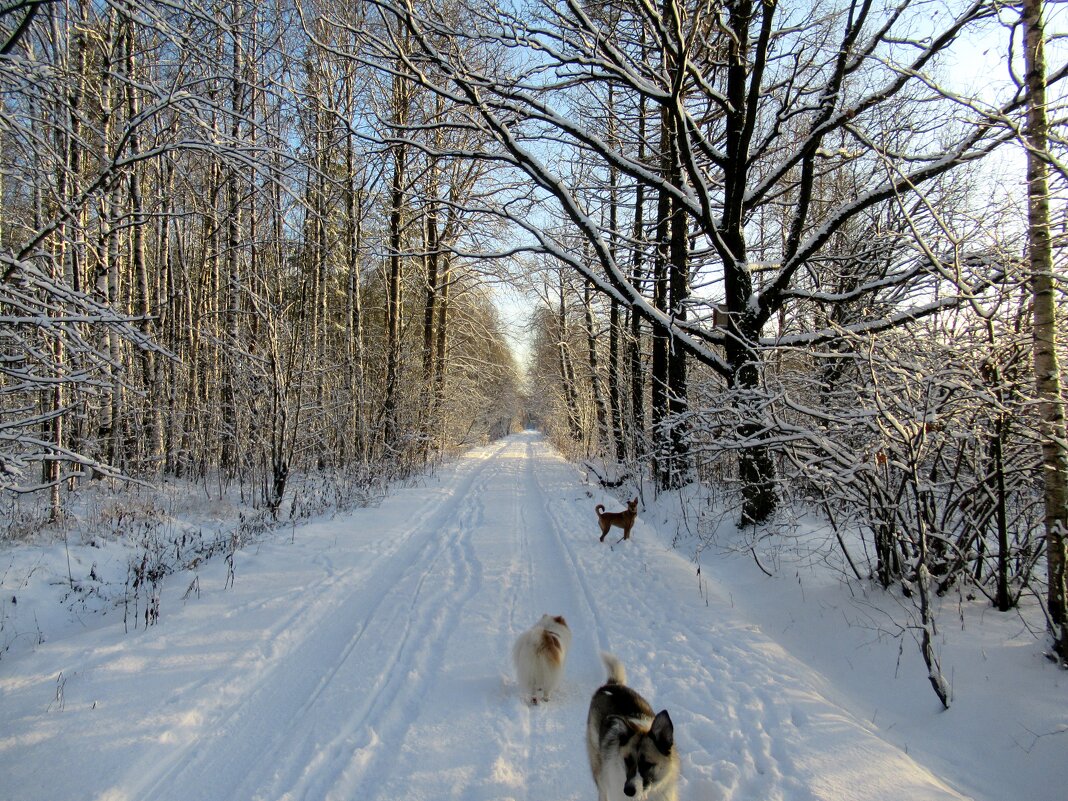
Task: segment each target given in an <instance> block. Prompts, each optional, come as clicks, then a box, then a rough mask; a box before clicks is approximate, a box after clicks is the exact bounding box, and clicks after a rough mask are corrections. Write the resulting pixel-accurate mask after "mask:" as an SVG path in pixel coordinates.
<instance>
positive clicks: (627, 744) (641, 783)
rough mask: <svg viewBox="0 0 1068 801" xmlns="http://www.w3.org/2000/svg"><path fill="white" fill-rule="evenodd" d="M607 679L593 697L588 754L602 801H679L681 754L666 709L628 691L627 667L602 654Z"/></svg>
mask: <svg viewBox="0 0 1068 801" xmlns="http://www.w3.org/2000/svg"><path fill="white" fill-rule="evenodd" d="M601 659H602V660H603V661H604V664H605V667H606V668H607V669H608V680H607V681H606V682H605V684H604V685H603V686H602V687H601V688H600V689H598V690H597V692H595V693H594V694H593V698H592V699H591V700H590V712H589V715H588V716H587V718H586V749H587V752H588V753H589V757H590V771H591V772H592V773H593V781H594V782H595V783H596V785H597V798H598V801H631V800H633V801H678V788H677V783H678V777H679V755H678V753H677V752H676V751H675V731H674V727H673V726H672V723H671V717H670V716H669V715H668V712H667V710H666V709H664V710H661V711H660V712H658V713H657V714H656V715H653V710H652V707H650V706H649V702H648V701H646V700H645V699H644V698H642V697H641V696H640V695H639V694H638V693H636V692H634V690H632V689H630V688H629V687H627V686H626V683H625V682H626V680H627V677H626V671H625V670H624V669H623V664H622V663H621V662H620V661H619V660H618V659H616V658H615V657H614V656H612V655H611V654H601Z"/></svg>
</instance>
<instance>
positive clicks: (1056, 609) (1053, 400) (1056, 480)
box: [1023, 0, 1068, 661]
mask: <svg viewBox="0 0 1068 801" xmlns="http://www.w3.org/2000/svg"><path fill="white" fill-rule="evenodd" d="M1023 25H1024V62H1025V65H1026V71H1027V75H1026V78H1025V80H1026V86H1027V130H1026V140H1027V216H1028V251H1029V254H1030V266H1031V288H1032V295H1033V313H1034V365H1035V386H1036V389H1037V391H1038V397H1039V404H1040V405H1039V416H1040V425H1041V431H1042V467H1043V471H1042V475H1043V479H1044V482H1045V507H1046V510H1045V527H1046V560H1047V565H1048V579H1049V590H1048V596H1047V607H1048V611H1049V621H1050V626H1051V628H1052V630H1053V631H1052V634H1053V639H1054V648H1055V650H1056V652H1057V654H1058V656H1059V657H1060V659H1061V660H1062V661H1068V609H1066V606H1065V562H1066V555H1065V544H1066V539H1065V538H1066V534H1068V441H1066V439H1065V421H1064V400H1063V397H1062V395H1061V383H1060V365H1059V364H1058V359H1057V315H1056V310H1057V281H1056V277H1055V275H1054V272H1053V249H1052V244H1051V241H1050V213H1049V167H1048V163H1047V159H1048V158H1049V120H1048V118H1047V114H1046V61H1045V52H1044V44H1045V43H1044V30H1043V27H1044V23H1043V18H1042V1H1041V0H1024V2H1023Z"/></svg>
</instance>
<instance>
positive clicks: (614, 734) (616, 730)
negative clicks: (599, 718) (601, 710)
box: [601, 715, 634, 748]
mask: <svg viewBox="0 0 1068 801" xmlns="http://www.w3.org/2000/svg"><path fill="white" fill-rule="evenodd" d="M633 734H634V729H633V728H632V727H631V725H630V724H629V723H627V720H626V718H623V717H620V716H619V715H609V716H608V717H606V718H605V719H604V722H603V723H602V724H601V740H602V741H603V742H612V741H614V742H615V743H616V745H617V746H618V747H620V748H622V747H623V746H624V745H626V744H627V741H628V740H629V739H630V738H631V735H633Z"/></svg>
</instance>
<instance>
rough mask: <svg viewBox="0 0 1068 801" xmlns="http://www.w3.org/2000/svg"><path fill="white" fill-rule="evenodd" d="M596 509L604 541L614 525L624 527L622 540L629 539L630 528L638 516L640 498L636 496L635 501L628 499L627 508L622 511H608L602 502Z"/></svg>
mask: <svg viewBox="0 0 1068 801" xmlns="http://www.w3.org/2000/svg"><path fill="white" fill-rule="evenodd" d="M594 511H596V512H597V523H598V525H600V527H601V542H604V538H605V537H607V536H608V532H609V530H610V529H611V528H612V526H616V527H618V528H621V529H623V536H622V537H620V539H619V541H620V542H622V541H623V540H629V539H630V530H631V528H633V526H634V521H635V520H636V519H637V518H638V498H637V497H635V498H634V500H633V501H627V508H626V509H625V510H624V511H622V512H606V511H605V510H604V504H602V503H599V504H597V506H596V507H595V508H594Z"/></svg>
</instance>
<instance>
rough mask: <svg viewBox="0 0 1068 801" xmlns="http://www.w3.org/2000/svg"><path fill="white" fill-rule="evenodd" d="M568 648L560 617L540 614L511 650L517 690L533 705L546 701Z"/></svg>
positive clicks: (568, 638) (568, 631)
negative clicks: (517, 684) (517, 685)
mask: <svg viewBox="0 0 1068 801" xmlns="http://www.w3.org/2000/svg"><path fill="white" fill-rule="evenodd" d="M570 645H571V629H569V628H568V627H567V621H566V620H564V618H563V617H561V616H556V617H553V616H551V615H542V616H541V620H539V621H538V622H537V623H536V624H535V625H534V626H533V627H531V628H529V629H527V630H526V631H524V632H523V633H522V634H521V635H519V639H518V640H516V643H515V647H514V648H512V660H513V661H514V662H515V672H516V677H517V678H518V679H519V687H520V689H521V690H522V691H523V693H524V694H525V695H526V697H527V698H529V699H530V703H532V704H537V703H538V699H539V698H540V699H541V700H542V701H548V700H549V696H550V695H552V693H553V691H554V690H555V689H556V688H557V686H558V685H559V684H560V677H561V676H562V675H563V672H564V662H565V661H567V649H568V648H569V647H570Z"/></svg>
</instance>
